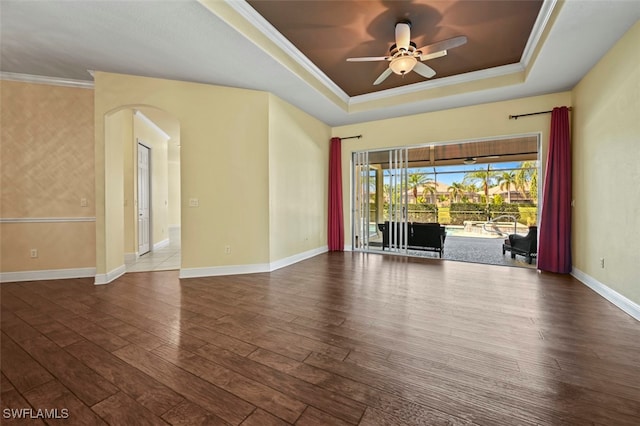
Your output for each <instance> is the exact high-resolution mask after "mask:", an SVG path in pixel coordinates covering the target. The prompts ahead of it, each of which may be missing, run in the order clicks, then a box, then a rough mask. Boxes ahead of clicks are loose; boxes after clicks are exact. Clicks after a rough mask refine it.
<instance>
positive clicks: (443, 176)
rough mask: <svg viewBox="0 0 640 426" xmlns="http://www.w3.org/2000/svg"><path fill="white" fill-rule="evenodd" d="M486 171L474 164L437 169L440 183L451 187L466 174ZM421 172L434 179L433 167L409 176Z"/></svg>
mask: <svg viewBox="0 0 640 426" xmlns="http://www.w3.org/2000/svg"><path fill="white" fill-rule="evenodd" d="M519 166H520V162H510V163H493V164H491V170H501V169H513V168H518V167H519ZM486 169H487V165H486V164H472V165H464V164H459V165H455V166H438V167H436V172H437V180H438V182H440V183H444V184H445V185H451V184H452V183H453V182H462V180H463V179H464V175H465V173H466V172H469V171H474V170H486ZM420 172H425V173H429V174H428V175H427V177H429V178H431V179H433V178H434V174H433V167H419V168H415V169H409V175H411V174H412V173H420ZM454 172H456V173H454ZM385 183H387V178H386V177H385Z"/></svg>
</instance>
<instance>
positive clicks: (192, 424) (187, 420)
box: [162, 401, 229, 426]
mask: <svg viewBox="0 0 640 426" xmlns="http://www.w3.org/2000/svg"><path fill="white" fill-rule="evenodd" d="M162 418H163V419H164V420H165V421H166V422H167V423H170V424H172V425H174V426H199V425H202V426H228V425H229V423H227V422H225V421H224V420H222V419H221V418H220V417H218V416H216V415H215V414H213V413H211V412H209V411H207V410H205V409H204V408H202V407H200V406H199V405H196V404H194V403H193V402H191V401H184V402H182V403H180V404H178V405H176V406H175V407H173V408H172V409H171V410H169V411H167V412H166V413H164V414H163V415H162Z"/></svg>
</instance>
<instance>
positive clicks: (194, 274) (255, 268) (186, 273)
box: [180, 263, 269, 278]
mask: <svg viewBox="0 0 640 426" xmlns="http://www.w3.org/2000/svg"><path fill="white" fill-rule="evenodd" d="M260 272H269V264H268V263H257V264H253V265H229V266H210V267H205V268H182V269H180V278H200V277H216V276H220V275H243V274H257V273H260Z"/></svg>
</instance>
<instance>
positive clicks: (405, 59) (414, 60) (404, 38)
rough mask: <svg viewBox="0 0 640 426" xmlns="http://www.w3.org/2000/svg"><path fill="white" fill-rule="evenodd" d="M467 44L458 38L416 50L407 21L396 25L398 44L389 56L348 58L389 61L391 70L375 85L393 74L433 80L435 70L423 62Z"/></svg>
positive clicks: (463, 37)
mask: <svg viewBox="0 0 640 426" xmlns="http://www.w3.org/2000/svg"><path fill="white" fill-rule="evenodd" d="M466 42H467V37H465V36H458V37H454V38H450V39H447V40H443V41H439V42H437V43H433V44H429V45H426V46H423V47H421V48H419V49H418V48H416V44H415V43H414V42H412V41H411V22H410V21H406V20H405V21H400V22H398V23H397V24H396V42H395V44H393V45H392V46H391V47H390V48H389V55H387V56H367V57H362V58H347V61H348V62H370V61H388V62H389V68H387V69H386V70H384V72H383V73H382V74H380V77H378V78H377V79H376V81H374V82H373V84H374V85H378V84H380V83H382V82H383V81H384V80H386V78H387V77H389V76H390V75H391V73H396V74H398V75H402V76H404V75H405V74H406V73H408V72H411V71H415V72H417V73H418V74H420V75H421V76H423V77H426V78H431V77H433V76H434V75H436V72H435V71H434V70H433V68H431V67H430V66H428V65H425V64H423V63H422V62H421V61H426V60H429V59H434V58H440V57H442V56H445V55H446V54H447V50H448V49H453V48H454V47H458V46H462V45H463V44H465V43H466Z"/></svg>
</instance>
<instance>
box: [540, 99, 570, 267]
mask: <svg viewBox="0 0 640 426" xmlns="http://www.w3.org/2000/svg"><path fill="white" fill-rule="evenodd" d="M542 194H543V195H542V197H543V198H542V200H543V204H542V212H541V215H540V226H539V229H540V240H539V245H538V269H540V270H542V271H548V272H556V273H561V274H568V273H569V272H571V136H570V130H569V109H568V108H567V107H558V108H554V109H553V111H552V112H551V132H550V135H549V153H548V156H547V168H546V173H545V178H544V188H543V193H542Z"/></svg>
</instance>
